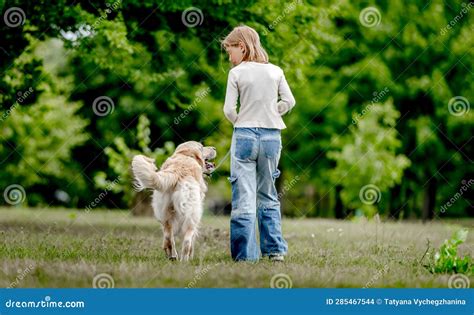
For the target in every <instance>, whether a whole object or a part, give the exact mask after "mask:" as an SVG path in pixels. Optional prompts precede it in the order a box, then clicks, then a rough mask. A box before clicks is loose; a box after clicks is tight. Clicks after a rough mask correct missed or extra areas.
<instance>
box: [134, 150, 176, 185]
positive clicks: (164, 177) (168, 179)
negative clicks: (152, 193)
mask: <svg viewBox="0 0 474 315" xmlns="http://www.w3.org/2000/svg"><path fill="white" fill-rule="evenodd" d="M132 172H133V176H134V177H135V181H134V182H133V188H134V189H135V190H136V191H142V190H144V189H145V188H151V189H156V190H159V191H167V190H168V189H170V188H171V187H173V186H175V185H176V184H177V182H178V178H177V176H176V175H175V174H172V173H167V172H163V171H158V170H157V168H156V166H155V163H154V160H153V159H150V158H148V157H146V156H143V155H137V156H135V157H134V158H133V160H132Z"/></svg>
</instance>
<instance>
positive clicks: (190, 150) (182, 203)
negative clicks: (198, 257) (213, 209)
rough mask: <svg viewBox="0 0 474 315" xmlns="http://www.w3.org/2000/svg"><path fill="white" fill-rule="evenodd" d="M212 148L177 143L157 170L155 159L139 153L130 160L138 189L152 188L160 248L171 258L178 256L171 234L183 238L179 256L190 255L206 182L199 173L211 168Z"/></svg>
mask: <svg viewBox="0 0 474 315" xmlns="http://www.w3.org/2000/svg"><path fill="white" fill-rule="evenodd" d="M215 157H216V149H215V148H214V147H204V146H203V145H202V144H201V143H199V142H196V141H188V142H184V143H182V144H180V145H179V146H178V147H177V148H176V150H175V152H174V153H173V155H172V156H171V157H169V158H168V159H167V160H166V161H165V162H164V163H163V165H162V166H161V168H160V170H159V171H158V170H157V168H156V166H155V161H154V160H153V159H151V158H148V157H146V156H143V155H137V156H135V157H134V158H133V160H132V172H133V176H134V178H135V182H134V188H135V189H136V190H138V191H141V190H144V189H146V188H149V189H153V197H152V207H153V211H154V214H155V217H156V218H157V219H158V220H159V221H160V222H161V225H162V227H163V249H164V250H165V253H166V255H167V257H168V258H169V259H171V260H176V259H178V252H177V250H176V245H175V236H177V235H180V236H182V237H183V244H182V249H181V255H180V259H181V260H182V261H187V260H189V259H190V258H192V257H193V253H194V242H195V239H196V236H197V233H198V227H199V223H200V221H201V217H202V212H203V201H204V197H205V194H206V191H207V184H206V181H205V180H204V177H203V174H206V173H207V174H209V173H211V172H212V171H213V164H212V163H210V162H209V161H210V160H212V159H215Z"/></svg>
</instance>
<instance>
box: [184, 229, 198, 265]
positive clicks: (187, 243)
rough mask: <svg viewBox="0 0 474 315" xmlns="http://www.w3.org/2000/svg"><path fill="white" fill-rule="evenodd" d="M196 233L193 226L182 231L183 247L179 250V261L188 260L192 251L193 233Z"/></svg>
mask: <svg viewBox="0 0 474 315" xmlns="http://www.w3.org/2000/svg"><path fill="white" fill-rule="evenodd" d="M195 233H196V231H195V229H194V228H189V229H188V230H187V231H186V233H184V239H183V248H182V250H181V261H188V260H189V259H190V258H192V256H193V252H194V234H195Z"/></svg>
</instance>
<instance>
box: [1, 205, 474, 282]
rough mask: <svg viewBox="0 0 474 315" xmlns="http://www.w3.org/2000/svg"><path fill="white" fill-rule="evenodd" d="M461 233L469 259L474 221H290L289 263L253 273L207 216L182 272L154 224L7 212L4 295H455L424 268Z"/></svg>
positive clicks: (218, 222)
mask: <svg viewBox="0 0 474 315" xmlns="http://www.w3.org/2000/svg"><path fill="white" fill-rule="evenodd" d="M461 226H463V227H467V228H468V229H469V230H470V232H471V233H470V234H469V236H468V239H467V241H466V243H465V244H463V245H461V246H460V249H459V250H460V254H466V253H471V255H472V252H473V246H472V244H473V243H474V242H473V236H474V235H473V234H474V233H472V230H473V227H474V220H472V219H465V220H452V221H443V222H439V221H438V222H432V223H429V224H422V223H419V222H378V223H377V222H374V221H370V222H367V221H359V222H351V221H337V220H328V219H284V220H283V230H284V236H285V238H286V239H287V241H288V244H289V255H288V256H287V259H286V261H285V262H284V263H279V264H275V263H270V262H269V261H267V260H261V261H260V262H259V263H257V264H251V263H234V262H232V260H231V259H230V250H229V219H228V218H227V217H219V216H205V217H204V219H203V223H202V228H201V234H200V237H199V238H198V242H197V247H196V254H195V259H194V260H193V261H192V262H189V263H180V262H171V261H168V260H167V259H166V258H165V255H164V253H163V251H162V250H161V240H162V238H161V228H160V226H159V223H158V222H157V221H156V220H154V219H153V218H136V217H131V216H130V215H129V213H128V212H125V211H105V210H103V211H100V210H98V211H94V212H89V213H87V212H85V211H81V210H64V209H22V208H16V209H13V208H0V238H1V239H2V242H1V244H0V266H1V270H0V286H1V287H9V286H13V287H91V286H92V282H93V279H94V277H95V276H96V275H98V274H101V273H107V274H109V275H111V277H112V278H113V281H114V284H115V287H263V288H265V287H270V282H271V279H272V278H273V277H274V276H275V275H277V274H285V275H286V276H285V277H286V278H281V279H283V280H281V282H280V281H276V283H277V285H279V284H280V285H282V284H283V283H285V284H288V283H289V282H291V284H292V287H359V288H360V287H440V288H442V287H444V288H446V287H447V286H448V278H449V276H450V275H449V274H431V273H430V272H428V271H427V269H426V268H425V267H424V266H423V265H424V264H426V263H427V260H428V259H430V258H431V257H429V253H428V255H424V254H425V252H426V250H427V240H428V239H429V241H430V243H431V244H432V246H434V247H436V248H438V247H439V245H440V244H441V243H442V242H443V241H444V239H446V238H449V237H450V236H451V234H452V232H453V231H455V230H457V229H459V228H460V227H461ZM470 244H471V245H470ZM178 245H179V244H178ZM470 280H471V283H474V282H473V280H474V279H472V278H471V279H470ZM285 281H286V282H285Z"/></svg>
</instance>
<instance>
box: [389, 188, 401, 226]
mask: <svg viewBox="0 0 474 315" xmlns="http://www.w3.org/2000/svg"><path fill="white" fill-rule="evenodd" d="M401 188H402V187H401V185H396V186H395V187H393V189H392V190H391V191H390V203H389V205H388V207H389V211H388V214H389V217H388V218H389V219H394V220H398V219H399V218H400V212H401V211H402V209H401V207H402V205H403V200H400V198H401V190H402V189H401Z"/></svg>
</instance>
